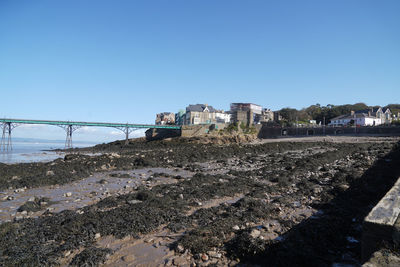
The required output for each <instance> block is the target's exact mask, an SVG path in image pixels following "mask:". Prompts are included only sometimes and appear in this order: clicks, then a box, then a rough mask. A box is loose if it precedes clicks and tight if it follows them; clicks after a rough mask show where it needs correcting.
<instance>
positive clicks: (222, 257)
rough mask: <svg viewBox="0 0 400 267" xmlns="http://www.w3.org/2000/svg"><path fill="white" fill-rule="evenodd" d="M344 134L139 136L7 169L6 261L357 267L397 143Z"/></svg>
mask: <svg viewBox="0 0 400 267" xmlns="http://www.w3.org/2000/svg"><path fill="white" fill-rule="evenodd" d="M344 139H345V140H340V139H334V138H323V139H321V138H319V139H306V140H301V139H296V140H279V142H277V141H276V140H275V141H273V142H265V141H260V140H255V139H254V138H251V137H246V138H239V137H238V138H232V137H229V138H228V137H220V138H218V137H213V138H211V139H210V138H174V139H171V140H163V141H153V142H146V141H145V140H142V139H138V140H134V141H132V142H131V143H130V144H129V145H127V146H125V145H124V141H121V142H120V141H118V142H113V143H110V144H103V145H98V146H95V147H93V148H87V149H75V150H71V151H69V152H71V154H68V155H66V156H65V158H64V159H57V160H55V161H52V162H48V163H24V164H13V165H6V164H0V223H1V224H0V266H24V265H27V266H32V265H34V266H68V265H70V266H85V265H86V266H93V265H102V266H116V265H118V266H235V265H237V264H246V265H249V266H251V265H261V266H332V264H335V263H337V264H353V265H359V264H360V263H361V262H360V258H361V256H360V251H361V249H360V239H361V233H362V221H363V219H364V217H365V216H366V214H368V212H369V211H370V210H371V208H372V207H373V206H374V205H375V204H376V203H377V202H378V201H379V200H380V198H381V197H382V196H383V195H384V194H385V193H386V192H387V191H388V190H389V188H390V187H391V186H392V185H393V183H394V182H395V181H396V180H397V178H398V177H399V176H400V146H399V139H396V138H375V139H373V138H344ZM80 152H90V153H97V155H93V156H88V155H83V154H79V153H80ZM387 249H389V250H390V248H387Z"/></svg>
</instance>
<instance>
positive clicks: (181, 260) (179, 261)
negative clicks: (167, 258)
mask: <svg viewBox="0 0 400 267" xmlns="http://www.w3.org/2000/svg"><path fill="white" fill-rule="evenodd" d="M173 264H174V265H175V266H183V265H185V264H186V260H185V259H184V258H181V257H179V258H175V259H173Z"/></svg>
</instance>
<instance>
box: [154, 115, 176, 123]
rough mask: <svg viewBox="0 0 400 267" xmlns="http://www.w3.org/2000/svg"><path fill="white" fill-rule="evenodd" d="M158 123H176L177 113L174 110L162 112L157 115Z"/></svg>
mask: <svg viewBox="0 0 400 267" xmlns="http://www.w3.org/2000/svg"><path fill="white" fill-rule="evenodd" d="M156 124H157V125H164V124H175V114H174V113H172V112H162V113H159V114H157V115H156Z"/></svg>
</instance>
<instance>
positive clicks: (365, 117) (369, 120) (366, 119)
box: [329, 111, 382, 126]
mask: <svg viewBox="0 0 400 267" xmlns="http://www.w3.org/2000/svg"><path fill="white" fill-rule="evenodd" d="M381 124H382V120H381V118H377V117H375V116H371V115H369V114H368V113H360V112H358V113H357V112H354V111H352V112H351V114H347V115H341V116H338V117H336V118H333V119H331V122H330V123H329V125H330V126H346V125H357V126H377V125H381Z"/></svg>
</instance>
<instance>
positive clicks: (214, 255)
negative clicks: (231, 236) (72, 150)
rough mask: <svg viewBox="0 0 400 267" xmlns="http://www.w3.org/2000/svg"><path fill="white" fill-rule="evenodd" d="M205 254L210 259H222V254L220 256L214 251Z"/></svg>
mask: <svg viewBox="0 0 400 267" xmlns="http://www.w3.org/2000/svg"><path fill="white" fill-rule="evenodd" d="M207 254H208V256H210V257H211V258H216V259H219V258H221V257H222V254H221V253H218V252H216V251H208V252H207Z"/></svg>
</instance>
